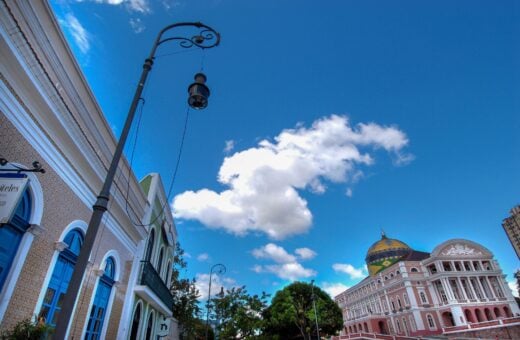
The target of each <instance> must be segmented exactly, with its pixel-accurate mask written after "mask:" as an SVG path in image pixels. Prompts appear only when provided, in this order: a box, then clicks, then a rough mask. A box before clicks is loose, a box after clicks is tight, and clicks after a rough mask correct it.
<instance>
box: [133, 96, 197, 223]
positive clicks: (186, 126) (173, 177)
mask: <svg viewBox="0 0 520 340" xmlns="http://www.w3.org/2000/svg"><path fill="white" fill-rule="evenodd" d="M140 100H141V101H142V104H141V106H140V110H139V116H138V120H137V126H136V131H135V138H134V143H133V146H132V152H131V154H130V167H129V168H128V176H127V189H126V197H125V210H126V212H127V214H128V218H129V219H130V221H131V222H132V224H134V225H135V226H139V227H148V226H150V225H152V224H154V223H155V222H156V221H157V220H159V218H161V217H162V216H163V214H164V211H165V208H166V205H167V204H168V202H169V201H170V196H171V194H172V191H173V184H174V183H175V179H176V177H177V172H178V170H179V165H180V162H181V156H182V151H183V149H184V141H185V139H186V131H187V130H188V121H189V117H190V107H189V105H186V115H185V118H184V127H183V130H182V137H181V143H180V145H179V150H178V153H177V161H176V163H175V167H174V170H173V173H172V178H171V181H170V185H169V187H168V193H167V197H166V202H164V203H163V205H162V207H161V211H160V212H159V214H158V215H157V216H155V218H154V219H153V220H152V221H150V222H149V223H144V224H143V223H140V222H136V221H134V220H133V219H132V217H131V216H130V212H129V211H128V195H129V193H130V173H131V171H132V164H133V161H134V154H135V149H136V146H137V139H138V138H137V137H138V135H139V127H140V125H141V118H142V115H143V108H144V104H145V100H144V99H143V98H141V99H140Z"/></svg>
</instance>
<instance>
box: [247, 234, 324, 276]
mask: <svg viewBox="0 0 520 340" xmlns="http://www.w3.org/2000/svg"><path fill="white" fill-rule="evenodd" d="M294 252H295V253H296V254H297V255H298V257H299V259H301V260H308V259H311V258H313V257H314V256H316V252H315V251H313V250H312V249H309V248H298V249H296V250H295V251H294ZM251 253H252V254H253V256H254V257H255V258H257V259H267V260H271V261H274V262H276V264H269V265H259V264H257V265H255V266H253V268H252V270H253V271H254V272H256V273H271V274H275V275H276V276H278V277H279V278H281V279H284V280H289V281H295V280H298V279H302V278H308V277H311V276H315V275H316V271H314V270H312V269H309V268H305V267H303V266H302V265H301V264H300V263H299V262H298V260H297V256H295V255H292V254H289V253H288V252H287V251H286V250H285V249H284V248H283V247H280V246H277V245H276V244H274V243H268V244H266V245H265V246H263V247H261V248H257V249H253V251H252V252H251Z"/></svg>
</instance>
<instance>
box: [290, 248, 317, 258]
mask: <svg viewBox="0 0 520 340" xmlns="http://www.w3.org/2000/svg"><path fill="white" fill-rule="evenodd" d="M294 252H295V253H296V254H297V255H298V257H299V258H300V259H302V260H310V259H312V258H314V257H316V252H315V251H314V250H312V249H309V248H298V249H295V250H294Z"/></svg>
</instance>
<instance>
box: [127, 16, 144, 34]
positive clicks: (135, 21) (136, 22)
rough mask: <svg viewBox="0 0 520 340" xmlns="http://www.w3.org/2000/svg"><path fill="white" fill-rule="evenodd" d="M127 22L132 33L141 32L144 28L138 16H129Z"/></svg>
mask: <svg viewBox="0 0 520 340" xmlns="http://www.w3.org/2000/svg"><path fill="white" fill-rule="evenodd" d="M129 23H130V27H132V30H133V31H134V33H141V32H142V31H144V29H145V27H144V24H143V21H142V20H141V19H140V18H131V19H130V21H129Z"/></svg>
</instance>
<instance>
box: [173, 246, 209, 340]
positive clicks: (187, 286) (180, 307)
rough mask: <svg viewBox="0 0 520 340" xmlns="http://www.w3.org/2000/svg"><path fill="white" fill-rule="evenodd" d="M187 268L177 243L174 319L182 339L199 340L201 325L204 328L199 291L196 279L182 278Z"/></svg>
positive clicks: (174, 277) (174, 260)
mask: <svg viewBox="0 0 520 340" xmlns="http://www.w3.org/2000/svg"><path fill="white" fill-rule="evenodd" d="M186 267H187V263H186V261H185V260H184V250H183V249H182V248H181V246H180V244H179V243H177V244H176V245H175V253H174V257H173V268H172V275H171V281H170V292H171V293H172V296H173V306H172V313H173V317H174V318H175V319H177V321H178V322H179V333H180V338H181V339H199V337H198V336H197V334H198V333H200V329H201V324H202V326H203V323H202V322H201V321H200V320H199V315H200V313H201V309H200V307H199V305H198V303H199V302H198V298H199V291H198V289H197V287H196V285H195V283H196V282H195V279H189V278H184V277H182V271H184V270H185V269H186ZM203 334H204V333H203Z"/></svg>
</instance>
